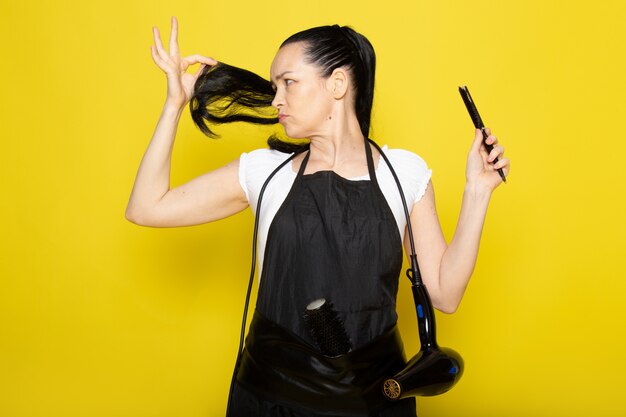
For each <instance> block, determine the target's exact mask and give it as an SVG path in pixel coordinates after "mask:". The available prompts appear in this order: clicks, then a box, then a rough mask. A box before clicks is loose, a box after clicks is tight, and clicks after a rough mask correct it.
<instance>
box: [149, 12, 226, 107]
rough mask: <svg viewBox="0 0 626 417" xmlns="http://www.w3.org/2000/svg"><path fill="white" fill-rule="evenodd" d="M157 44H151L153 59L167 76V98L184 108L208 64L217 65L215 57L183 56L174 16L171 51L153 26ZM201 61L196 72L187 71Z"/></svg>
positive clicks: (168, 100) (173, 103)
mask: <svg viewBox="0 0 626 417" xmlns="http://www.w3.org/2000/svg"><path fill="white" fill-rule="evenodd" d="M152 31H153V33H154V43H155V44H156V46H155V45H150V50H151V52H152V59H153V60H154V62H155V63H156V64H157V65H158V67H159V68H161V70H163V72H165V75H166V77H167V99H166V103H167V102H169V103H171V104H172V105H174V106H176V107H178V108H183V107H185V105H186V104H187V103H188V102H189V100H191V97H192V96H193V88H194V85H195V83H196V80H197V79H198V77H199V76H200V74H201V73H202V70H203V69H204V67H205V66H207V65H211V66H212V65H216V64H217V61H216V60H214V59H213V58H210V57H206V56H202V55H198V54H195V55H190V56H188V57H185V58H183V57H181V56H180V52H179V51H178V21H177V20H176V17H174V16H172V31H171V33H170V52H169V53H168V52H167V51H166V50H165V48H164V47H163V44H162V43H161V35H160V33H159V29H157V27H156V26H154V27H153V28H152ZM197 63H200V64H201V65H200V68H199V69H198V71H196V73H195V74H193V75H192V74H188V73H187V72H186V70H187V68H188V67H189V66H190V65H194V64H197Z"/></svg>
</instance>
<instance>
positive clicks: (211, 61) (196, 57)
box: [183, 54, 217, 66]
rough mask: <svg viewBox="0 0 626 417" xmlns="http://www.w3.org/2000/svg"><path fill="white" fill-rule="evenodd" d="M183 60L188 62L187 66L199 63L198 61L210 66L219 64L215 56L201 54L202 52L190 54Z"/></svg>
mask: <svg viewBox="0 0 626 417" xmlns="http://www.w3.org/2000/svg"><path fill="white" fill-rule="evenodd" d="M183 61H185V62H186V63H187V66H189V65H193V64H197V63H201V64H206V65H210V66H213V65H216V64H217V61H216V60H214V59H213V58H211V57H208V56H204V55H200V54H193V55H189V56H188V57H185V58H183Z"/></svg>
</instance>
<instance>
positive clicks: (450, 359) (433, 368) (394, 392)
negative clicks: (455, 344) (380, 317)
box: [383, 348, 463, 400]
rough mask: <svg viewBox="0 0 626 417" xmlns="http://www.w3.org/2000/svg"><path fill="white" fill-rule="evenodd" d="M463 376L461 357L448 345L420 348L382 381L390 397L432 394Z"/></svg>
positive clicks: (450, 386) (450, 385) (444, 388)
mask: <svg viewBox="0 0 626 417" xmlns="http://www.w3.org/2000/svg"><path fill="white" fill-rule="evenodd" d="M462 375H463V358H461V355H459V354H458V353H457V352H455V351H454V350H452V349H449V348H441V349H433V350H428V351H420V352H418V354H417V355H415V356H414V357H413V358H412V359H411V360H410V361H409V362H408V363H407V365H406V366H405V367H404V369H403V370H401V371H400V372H399V373H398V374H396V375H395V376H394V377H393V378H388V379H386V380H385V382H384V383H383V393H384V395H385V397H387V398H388V399H390V400H400V399H403V398H406V397H410V396H414V395H419V396H432V395H439V394H443V393H444V392H446V391H448V390H450V388H452V387H453V386H454V385H455V384H456V383H457V382H458V381H459V379H461V376H462Z"/></svg>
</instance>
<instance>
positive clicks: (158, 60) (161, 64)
mask: <svg viewBox="0 0 626 417" xmlns="http://www.w3.org/2000/svg"><path fill="white" fill-rule="evenodd" d="M150 52H151V53H152V60H153V61H154V63H155V64H157V65H158V66H159V68H161V69H162V70H165V62H163V60H162V59H161V57H160V56H159V53H158V52H157V50H156V48H155V47H154V45H150Z"/></svg>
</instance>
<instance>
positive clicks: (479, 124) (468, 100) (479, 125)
mask: <svg viewBox="0 0 626 417" xmlns="http://www.w3.org/2000/svg"><path fill="white" fill-rule="evenodd" d="M459 93H461V97H462V98H463V102H464V103H465V107H467V111H468V113H469V115H470V117H471V118H472V122H474V127H476V129H480V131H481V132H482V133H483V144H484V145H485V148H487V152H488V153H489V152H491V150H492V149H493V145H490V144H488V143H487V138H488V137H489V135H487V132H486V131H485V124H484V123H483V119H481V118H480V114H478V109H477V108H476V104H475V103H474V100H473V99H472V95H471V94H470V92H469V89H468V88H467V86H465V85H463V86H460V87H459ZM496 162H498V158H496V159H494V160H493V163H494V164H495V163H496ZM498 174H500V177H502V181H504V182H506V177H505V176H504V171H502V168H498Z"/></svg>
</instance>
